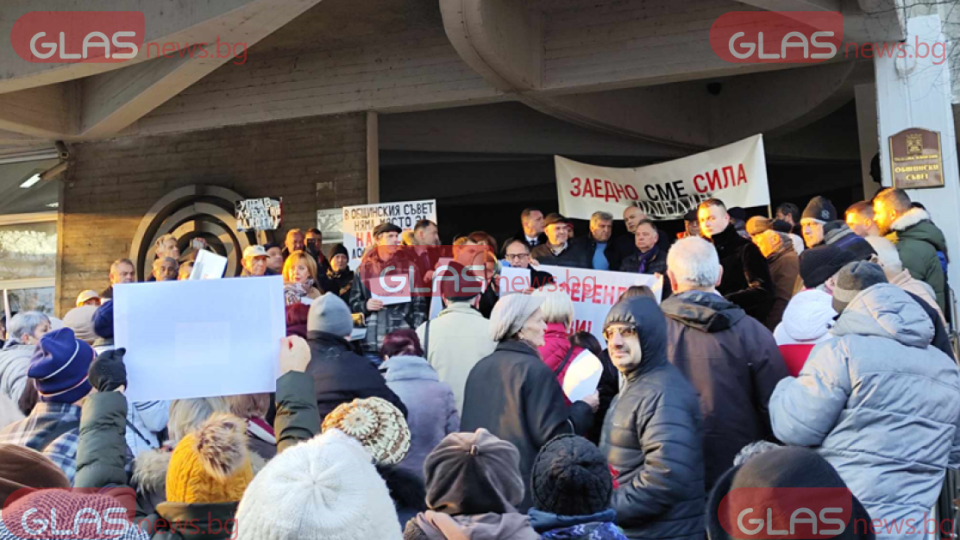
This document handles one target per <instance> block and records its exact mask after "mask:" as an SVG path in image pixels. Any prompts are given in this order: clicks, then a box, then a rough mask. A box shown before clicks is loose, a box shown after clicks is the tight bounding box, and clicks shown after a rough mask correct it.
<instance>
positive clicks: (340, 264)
mask: <svg viewBox="0 0 960 540" xmlns="http://www.w3.org/2000/svg"><path fill="white" fill-rule="evenodd" d="M328 260H329V261H330V264H329V265H328V267H327V271H326V272H324V273H323V274H320V290H321V291H323V292H332V293H333V294H335V295H337V296H339V297H340V299H341V300H343V301H344V302H347V301H348V300H350V287H352V286H353V271H352V270H350V254H349V252H347V248H346V247H344V245H343V244H334V245H333V247H331V248H330V255H328Z"/></svg>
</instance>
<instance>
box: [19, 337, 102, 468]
mask: <svg viewBox="0 0 960 540" xmlns="http://www.w3.org/2000/svg"><path fill="white" fill-rule="evenodd" d="M93 358H94V352H93V348H92V347H90V345H87V343H86V342H84V341H82V340H79V339H77V338H76V337H75V336H74V334H73V330H71V329H69V328H61V329H60V330H54V331H53V332H49V333H47V334H45V335H44V336H43V337H41V338H40V343H39V344H38V345H37V349H36V352H35V353H34V355H33V358H32V359H31V360H30V368H29V370H28V371H27V376H28V377H30V378H31V379H33V380H34V382H35V383H36V387H37V391H38V393H39V394H40V403H37V405H36V406H35V407H34V408H33V411H31V412H30V416H28V417H27V418H24V419H23V420H21V421H19V422H16V423H14V424H11V425H9V426H7V427H6V428H4V429H3V431H0V443H10V444H19V445H22V446H26V447H28V448H33V449H34V450H37V451H39V452H40V453H42V454H44V455H45V456H47V457H48V458H50V460H51V461H53V462H54V463H55V464H56V465H57V466H58V467H60V469H61V470H62V471H63V473H64V474H65V475H66V476H67V478H68V479H69V480H70V482H71V483H72V482H73V476H74V474H76V472H77V446H78V444H79V442H80V405H81V404H82V403H83V400H84V398H85V397H87V394H89V393H90V390H91V389H92V388H93V387H92V386H91V385H90V382H89V381H88V379H87V371H88V370H89V369H90V363H91V362H93Z"/></svg>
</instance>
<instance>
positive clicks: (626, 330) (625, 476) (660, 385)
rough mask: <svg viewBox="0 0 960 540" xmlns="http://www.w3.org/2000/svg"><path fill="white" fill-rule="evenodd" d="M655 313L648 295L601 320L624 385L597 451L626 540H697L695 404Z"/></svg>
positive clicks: (701, 492)
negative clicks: (610, 472) (611, 474)
mask: <svg viewBox="0 0 960 540" xmlns="http://www.w3.org/2000/svg"><path fill="white" fill-rule="evenodd" d="M665 326H666V322H665V320H664V317H663V313H662V312H661V311H660V309H659V308H658V306H657V303H656V301H654V300H652V299H650V298H630V299H628V300H624V301H621V302H618V303H617V304H616V305H615V306H614V307H613V309H612V310H610V313H609V314H608V315H607V319H606V321H605V322H604V325H603V327H604V335H605V337H606V338H607V347H608V350H609V351H610V359H611V360H613V363H614V364H615V365H616V366H617V369H618V370H620V373H621V374H622V375H623V378H624V380H625V382H624V386H623V388H622V389H621V390H620V394H619V395H618V396H617V398H616V399H615V400H614V402H613V405H611V408H610V411H609V412H608V413H607V417H606V420H604V424H603V435H602V436H601V438H600V451H601V452H602V453H603V454H605V455H606V456H607V460H608V461H609V462H610V466H611V467H613V468H614V469H615V470H616V471H617V473H618V474H619V476H618V477H617V482H618V483H619V484H620V486H619V487H618V488H617V489H616V490H615V491H614V493H613V508H614V510H616V512H617V524H618V525H620V526H621V527H623V529H624V532H625V533H626V535H627V537H628V538H673V539H678V538H682V539H688V540H699V539H701V538H703V512H704V498H705V497H706V491H705V489H704V464H703V447H702V443H703V440H702V433H701V431H700V406H699V404H698V403H697V396H696V393H695V392H694V389H693V387H691V386H690V383H689V382H687V380H686V379H684V377H683V375H682V374H681V373H680V372H679V371H678V370H677V368H675V367H674V366H672V365H670V363H669V362H668V361H667V334H666V328H665Z"/></svg>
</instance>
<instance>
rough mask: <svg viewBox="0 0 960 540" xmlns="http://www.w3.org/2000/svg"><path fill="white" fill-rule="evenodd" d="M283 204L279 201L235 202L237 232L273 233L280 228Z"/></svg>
mask: <svg viewBox="0 0 960 540" xmlns="http://www.w3.org/2000/svg"><path fill="white" fill-rule="evenodd" d="M282 218H283V204H282V202H281V200H280V199H270V198H267V197H264V198H262V199H244V200H242V201H237V231H239V232H247V231H273V230H276V229H279V228H280V223H281V222H282Z"/></svg>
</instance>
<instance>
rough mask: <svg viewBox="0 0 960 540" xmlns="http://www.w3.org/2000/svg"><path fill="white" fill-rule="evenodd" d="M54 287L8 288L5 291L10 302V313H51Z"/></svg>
mask: <svg viewBox="0 0 960 540" xmlns="http://www.w3.org/2000/svg"><path fill="white" fill-rule="evenodd" d="M54 289H55V288H54V287H39V288H36V289H10V290H8V291H7V300H8V301H9V302H10V313H20V312H21V311H39V312H42V313H46V314H47V315H53V307H54V306H53V295H54Z"/></svg>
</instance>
